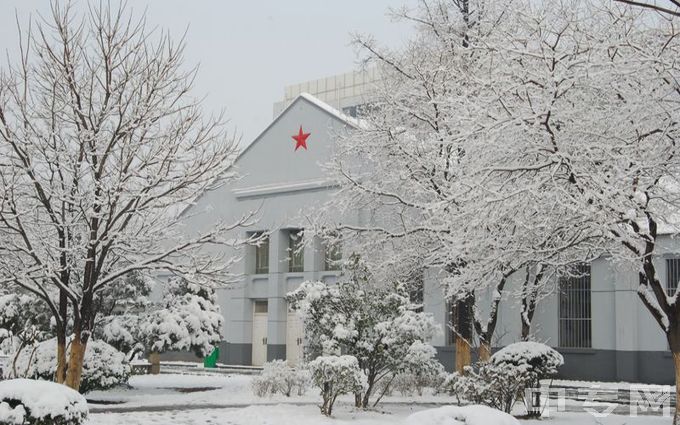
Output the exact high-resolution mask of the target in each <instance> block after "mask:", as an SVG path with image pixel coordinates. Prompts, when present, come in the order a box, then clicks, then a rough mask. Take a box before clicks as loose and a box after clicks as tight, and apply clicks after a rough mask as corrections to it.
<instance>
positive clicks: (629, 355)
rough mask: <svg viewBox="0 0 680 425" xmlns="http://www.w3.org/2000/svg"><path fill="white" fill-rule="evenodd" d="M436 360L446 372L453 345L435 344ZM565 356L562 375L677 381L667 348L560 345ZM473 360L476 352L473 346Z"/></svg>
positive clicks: (450, 364)
mask: <svg viewBox="0 0 680 425" xmlns="http://www.w3.org/2000/svg"><path fill="white" fill-rule="evenodd" d="M435 348H436V349H437V360H439V362H440V363H441V364H442V365H444V368H445V369H446V371H447V372H452V371H453V369H454V367H455V364H456V349H455V347H453V346H447V347H435ZM496 350H497V348H494V350H493V351H496ZM558 351H559V352H560V353H561V354H562V356H563V357H564V365H563V366H562V367H561V368H560V372H559V376H558V378H560V379H575V380H582V381H605V382H606V381H610V382H619V381H625V382H640V383H647V384H661V385H672V384H674V375H673V370H674V369H673V358H672V357H671V355H670V352H668V351H614V350H590V349H558ZM472 356H473V361H475V360H476V353H475V351H474V350H473V355H472Z"/></svg>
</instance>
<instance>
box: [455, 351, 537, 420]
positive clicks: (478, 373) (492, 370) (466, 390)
mask: <svg viewBox="0 0 680 425" xmlns="http://www.w3.org/2000/svg"><path fill="white" fill-rule="evenodd" d="M524 379H525V376H524V375H523V374H522V372H521V370H520V369H517V368H506V367H505V366H498V365H494V364H493V363H480V364H478V365H477V367H472V366H466V367H465V374H464V375H462V376H461V375H458V374H455V373H454V374H453V376H452V379H451V385H452V391H453V393H454V394H455V395H456V396H458V397H459V398H463V399H465V400H467V401H468V402H471V403H474V404H482V405H484V406H489V407H493V408H494V409H498V410H502V411H504V412H508V413H509V412H510V411H511V410H512V406H514V405H515V402H516V401H517V399H518V397H522V396H523V394H524V389H525V388H526V382H525V380H524Z"/></svg>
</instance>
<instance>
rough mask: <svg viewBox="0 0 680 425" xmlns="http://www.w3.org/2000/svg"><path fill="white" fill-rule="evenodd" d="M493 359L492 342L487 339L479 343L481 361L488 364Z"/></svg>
mask: <svg viewBox="0 0 680 425" xmlns="http://www.w3.org/2000/svg"><path fill="white" fill-rule="evenodd" d="M489 359H491V342H490V341H487V340H486V339H480V341H479V361H480V362H484V363H486V362H488V361H489Z"/></svg>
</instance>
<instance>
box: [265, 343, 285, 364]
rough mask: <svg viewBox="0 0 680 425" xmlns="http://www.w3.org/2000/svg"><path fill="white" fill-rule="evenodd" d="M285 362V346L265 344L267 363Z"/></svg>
mask: <svg viewBox="0 0 680 425" xmlns="http://www.w3.org/2000/svg"><path fill="white" fill-rule="evenodd" d="M272 360H286V344H267V361H268V362H270V361H272Z"/></svg>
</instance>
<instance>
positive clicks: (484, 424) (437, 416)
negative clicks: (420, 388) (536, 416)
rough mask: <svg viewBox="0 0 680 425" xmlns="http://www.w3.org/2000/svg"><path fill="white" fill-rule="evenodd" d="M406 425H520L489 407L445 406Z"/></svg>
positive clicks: (407, 422) (409, 421)
mask: <svg viewBox="0 0 680 425" xmlns="http://www.w3.org/2000/svg"><path fill="white" fill-rule="evenodd" d="M405 423H406V425H425V424H427V425H519V421H518V420H517V419H515V418H514V417H513V416H512V415H509V414H507V413H504V412H501V411H500V410H496V409H492V408H490V407H487V406H479V405H472V406H443V407H438V408H436V409H427V410H423V411H421V412H417V413H414V414H412V415H411V416H409V417H408V418H406V421H405Z"/></svg>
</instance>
